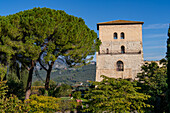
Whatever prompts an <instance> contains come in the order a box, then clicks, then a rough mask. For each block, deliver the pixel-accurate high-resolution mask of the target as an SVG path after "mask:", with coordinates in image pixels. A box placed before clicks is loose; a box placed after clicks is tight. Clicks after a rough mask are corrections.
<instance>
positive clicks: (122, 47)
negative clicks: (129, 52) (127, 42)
mask: <svg viewBox="0 0 170 113" xmlns="http://www.w3.org/2000/svg"><path fill="white" fill-rule="evenodd" d="M121 53H122V54H123V53H125V46H121Z"/></svg>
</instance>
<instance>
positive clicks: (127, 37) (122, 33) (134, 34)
mask: <svg viewBox="0 0 170 113" xmlns="http://www.w3.org/2000/svg"><path fill="white" fill-rule="evenodd" d="M143 23H144V22H140V21H127V20H115V21H109V22H102V23H98V24H97V30H99V38H100V40H101V41H102V42H107V41H114V42H115V41H116V42H119V41H120V42H124V41H126V42H127V41H139V42H141V43H142V25H143ZM115 39H116V40H115Z"/></svg>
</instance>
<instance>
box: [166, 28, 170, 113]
mask: <svg viewBox="0 0 170 113" xmlns="http://www.w3.org/2000/svg"><path fill="white" fill-rule="evenodd" d="M168 37H169V38H168V40H167V60H168V65H167V76H168V79H167V84H168V105H169V112H170V27H169V29H168Z"/></svg>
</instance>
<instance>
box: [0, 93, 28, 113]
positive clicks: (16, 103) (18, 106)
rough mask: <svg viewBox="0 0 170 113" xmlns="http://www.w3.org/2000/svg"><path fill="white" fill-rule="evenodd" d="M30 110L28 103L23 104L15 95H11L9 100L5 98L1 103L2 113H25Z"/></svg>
mask: <svg viewBox="0 0 170 113" xmlns="http://www.w3.org/2000/svg"><path fill="white" fill-rule="evenodd" d="M29 110H30V106H29V105H28V104H27V103H23V102H22V101H21V100H19V99H18V98H17V97H16V96H15V95H10V97H9V98H4V99H3V100H2V99H1V101H0V112H1V113H16V112H17V113H23V112H28V111H29Z"/></svg>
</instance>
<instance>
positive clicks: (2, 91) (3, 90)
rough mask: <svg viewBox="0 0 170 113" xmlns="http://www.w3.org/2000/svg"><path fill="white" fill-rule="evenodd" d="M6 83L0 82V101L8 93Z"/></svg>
mask: <svg viewBox="0 0 170 113" xmlns="http://www.w3.org/2000/svg"><path fill="white" fill-rule="evenodd" d="M6 82H7V81H0V100H1V99H2V100H3V99H4V98H5V95H6V94H7V91H8V89H7V88H8V86H7V85H6Z"/></svg>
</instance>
